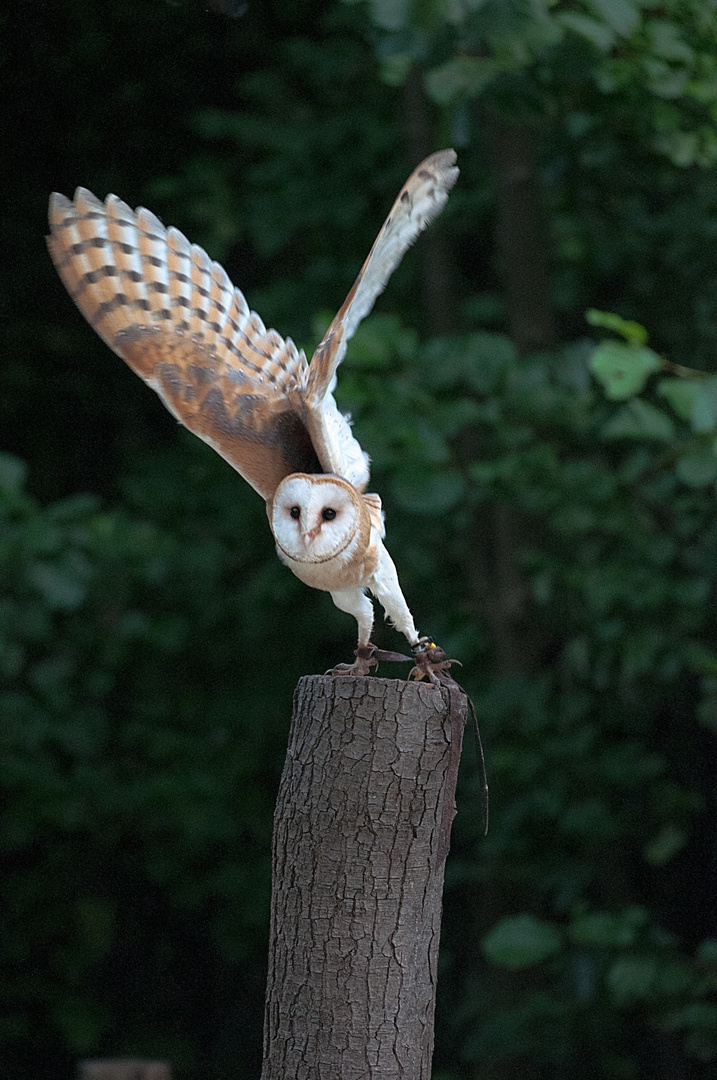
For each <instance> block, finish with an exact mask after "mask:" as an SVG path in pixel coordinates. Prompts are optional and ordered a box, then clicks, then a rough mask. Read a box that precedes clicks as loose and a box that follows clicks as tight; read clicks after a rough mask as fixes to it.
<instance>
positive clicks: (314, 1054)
mask: <svg viewBox="0 0 717 1080" xmlns="http://www.w3.org/2000/svg"><path fill="white" fill-rule="evenodd" d="M453 693H457V692H453ZM458 699H459V704H460V707H461V708H462V709H463V710H464V715H465V708H466V699H465V697H464V696H463V695H462V694H458V695H457V698H456V700H458ZM448 709H449V692H448V691H447V690H442V689H438V688H436V687H433V686H429V685H427V684H424V683H416V682H403V681H401V680H398V679H377V678H347V677H338V678H331V677H327V676H311V677H306V678H303V679H301V681H300V682H299V685H298V688H297V692H296V696H295V700H294V714H293V717H292V724H291V731H290V735H289V748H288V753H287V758H286V764H285V766H284V772H283V776H282V779H281V786H280V790H279V797H278V800H277V806H276V814H275V820H274V844H273V881H272V905H271V931H270V944H269V976H268V983H267V997H266V1013H265V1021H264V1063H263V1068H262V1074H261V1076H262V1080H337V1078H338V1077H340V1078H341V1080H359V1078H361V1080H369V1078H373V1077H376V1078H378V1077H380V1078H381V1080H393V1078H396V1080H398V1078H401V1080H429V1077H430V1071H431V1058H432V1054H433V1018H434V1009H435V993H436V966H437V959H438V943H439V934H440V917H441V899H442V891H443V865H444V863H443V859H442V858H439V857H438V846H439V832H440V825H441V819H442V816H443V801H444V783H443V781H444V777H445V774H446V770H447V768H448V764H449V752H450V742H451V728H452V725H451V723H450V722H449V717H448ZM453 730H458V731H460V730H461V729H460V725H458V727H456V726H455V725H454V726H453ZM459 749H460V748H459V747H458V746H455V747H454V753H455V752H456V750H459ZM454 760H455V759H454ZM448 798H449V799H450V800H451V805H450V806H448V807H447V813H448V815H449V817H448V818H447V819H446V820H447V821H448V822H449V821H450V818H451V817H452V815H453V813H454V804H453V801H452V800H453V792H449V793H448ZM444 827H445V823H444Z"/></svg>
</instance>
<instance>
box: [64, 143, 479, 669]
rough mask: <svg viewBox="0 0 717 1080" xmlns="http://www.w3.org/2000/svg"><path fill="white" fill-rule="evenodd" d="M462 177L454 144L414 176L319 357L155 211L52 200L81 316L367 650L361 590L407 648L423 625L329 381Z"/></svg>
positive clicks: (83, 194)
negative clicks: (216, 458) (230, 475)
mask: <svg viewBox="0 0 717 1080" xmlns="http://www.w3.org/2000/svg"><path fill="white" fill-rule="evenodd" d="M457 177H458V169H457V168H456V167H455V154H454V152H453V151H452V150H444V151H440V152H439V153H437V154H433V155H432V156H431V157H430V158H427V159H426V161H424V162H423V163H422V164H421V165H419V166H418V168H417V169H416V170H415V171H414V172H413V173H412V175H411V176H410V177H409V179H408V181H407V182H406V184H405V185H404V187H403V189H402V190H401V192H400V194H399V196H398V198H397V199H396V202H395V203H394V205H393V207H392V209H391V212H390V214H389V216H388V217H387V219H386V221H385V222H384V224H383V227H382V228H381V231H380V232H379V234H378V237H377V238H376V241H375V243H374V245H373V248H372V249H371V252H370V253H369V256H368V258H367V259H366V262H365V263H364V265H363V267H362V269H361V271H360V273H359V275H358V277H357V279H356V281H355V283H354V285H353V287H352V289H351V290H350V292H349V295H348V296H347V298H346V301H345V302H344V304H343V305H342V306H341V308H340V309H339V311H338V313H337V315H336V317H335V318H334V319H333V321H332V323H331V325H330V326H329V329H328V330H327V332H326V335H325V337H324V339H323V341H322V342H321V344H320V345H319V347H318V348H317V350H316V352H315V353H314V356H313V357H312V360H311V364H310V365H308V364H307V363H306V358H305V356H304V354H303V352H300V351H299V350H297V349H296V347H295V346H294V344H293V342H292V341H291V340H290V339H286V340H284V339H282V338H281V337H280V336H279V335H278V334H277V333H276V331H275V330H267V329H266V327H265V326H264V324H263V322H262V321H261V319H260V318H259V316H258V315H256V314H255V313H254V312H252V311H250V310H249V308H248V305H247V303H246V300H245V299H244V296H243V295H242V293H241V292H240V291H239V289H236V288H234V286H233V285H232V284H231V282H230V281H229V278H228V277H227V275H226V273H225V272H224V270H223V269H222V267H221V266H219V264H218V263H215V262H211V260H210V259H209V258H208V257H207V255H206V254H205V252H204V251H202V249H201V248H199V247H196V246H195V245H190V244H189V243H188V241H187V240H186V239H185V237H184V236H183V235H182V234H181V233H180V232H178V231H177V230H176V229H165V228H164V226H163V225H162V224H161V222H160V221H159V220H158V219H157V218H156V217H155V216H154V215H153V214H151V213H150V212H149V211H147V210H145V209H143V208H139V209H138V210H137V212H136V213H133V212H132V211H131V210H130V208H129V207H128V206H126V205H125V204H124V203H122V202H121V201H120V200H119V199H117V198H116V197H115V196H112V195H110V196H108V198H107V200H106V202H105V203H101V202H100V201H99V200H97V199H96V198H95V197H94V196H93V195H92V194H91V193H90V192H88V191H85V190H84V189H82V188H79V189H78V190H77V192H76V193H75V199H74V202H70V201H69V200H67V199H65V198H64V197H63V196H61V195H53V196H52V198H51V200H50V226H51V231H52V235H51V236H50V237H49V239H48V245H49V249H50V253H51V255H52V258H53V261H54V263H55V266H56V268H57V270H58V272H59V274H60V276H61V278H62V280H63V282H64V283H65V285H66V287H67V289H68V291H69V292H70V295H71V296H72V298H73V299H74V300H75V302H76V303H77V305H78V307H79V308H80V310H81V311H82V313H83V314H84V315H85V317H86V318H87V319H88V321H89V322H90V324H91V325H92V326H93V327H94V328H95V329H96V330H97V332H98V333H99V334H100V336H101V337H102V338H103V339H104V340H105V341H106V342H107V344H108V345H109V346H110V347H111V348H112V349H113V350H114V351H115V352H116V353H118V355H119V356H121V357H122V358H123V359H124V360H126V362H127V363H128V364H129V365H130V367H132V368H133V370H134V371H136V372H137V374H139V375H140V376H141V377H142V378H143V379H144V380H145V382H147V383H148V384H149V385H150V386H151V387H152V389H154V390H155V391H156V392H157V393H158V394H159V396H160V397H161V398H162V400H163V402H164V404H165V405H166V406H167V408H168V409H169V410H170V411H171V412H172V413H173V415H174V416H176V417H177V419H179V420H180V421H181V422H182V423H183V424H185V425H186V427H188V428H189V429H190V430H191V431H193V432H194V433H195V434H196V435H198V436H199V437H200V438H201V439H203V440H204V441H205V442H207V443H208V444H209V445H210V446H212V447H213V448H214V449H215V450H216V451H217V452H218V453H219V454H220V455H221V456H222V457H223V458H225V460H227V461H228V462H229V463H230V464H231V465H232V466H233V467H234V468H235V469H236V470H237V471H238V472H239V473H240V474H241V475H242V476H243V477H244V478H245V479H246V480H247V481H248V482H249V483H250V484H251V485H252V487H254V488H255V490H256V491H258V492H259V494H261V495H262V496H263V498H264V499H265V500H266V503H267V513H268V516H269V521H270V523H271V527H272V531H273V533H274V538H275V541H276V545H277V553H278V554H279V557H280V558H281V559H282V561H283V562H284V563H286V565H287V566H289V567H290V569H291V570H292V572H293V573H294V574H296V576H297V577H298V578H300V579H301V580H302V581H303V582H305V583H306V584H307V585H310V586H311V587H312V588H316V589H322V590H325V591H327V592H330V593H331V596H332V598H333V600H334V603H335V604H336V606H337V607H339V608H340V609H341V610H342V611H346V612H348V613H349V614H351V615H353V616H354V617H355V618H356V620H357V623H358V629H359V646H366V645H368V643H369V641H370V636H371V630H372V627H373V605H372V603H371V601H370V600H369V599H368V597H367V596H366V595H365V590H366V589H368V590H370V591H371V592H372V593H373V594H374V596H376V597H377V599H378V600H379V601H380V603H381V604H382V606H383V607H384V609H385V611H386V614H387V616H388V617H389V618H390V619H391V621H392V622H393V623H394V625H395V626H396V628H397V629H398V630H399V631H400V632H401V633H403V634H404V635H405V636H406V638H407V639H408V641H409V642H410V643H411V645H413V646H415V645H416V644H417V642H418V633H417V631H416V627H415V625H414V622H413V618H412V616H411V613H410V611H409V609H408V606H407V604H406V601H405V599H404V597H403V593H402V592H401V588H400V585H399V583H398V576H397V574H396V568H395V566H394V564H393V561H392V559H391V557H390V555H389V554H388V551H387V550H386V548H385V546H384V543H383V537H384V535H385V530H384V525H383V515H382V512H381V501H380V499H379V497H378V496H377V495H374V494H366V493H365V492H364V489H365V487H366V484H367V483H368V478H369V469H368V457H367V455H366V454H365V453H364V451H363V450H362V449H361V447H360V446H359V444H358V442H357V440H356V439H355V437H354V435H353V433H352V431H351V427H350V424H349V422H348V420H347V419H346V418H345V417H344V416H342V415H341V413H340V412H339V410H338V408H337V407H336V402H335V400H334V398H333V394H332V389H333V384H334V381H335V377H336V370H337V368H338V365H339V364H340V362H341V360H342V359H343V356H344V354H345V352H346V345H347V342H348V340H349V338H350V337H351V336H352V334H353V333H354V331H355V329H356V326H357V325H358V323H359V322H360V320H361V319H362V318H363V317H364V316H365V315H367V314H368V312H369V311H370V310H371V308H372V307H373V304H374V301H375V299H376V297H377V296H378V295H379V293H380V292H382V291H383V289H384V287H385V284H386V282H387V280H388V278H389V276H390V274H391V273H392V271H393V270H394V269H395V267H396V266H397V265H398V263H399V262H400V260H401V258H402V256H403V254H404V253H405V251H406V249H407V248H408V247H409V245H410V244H411V243H412V242H413V241H414V240H415V238H416V237H417V236H418V234H419V233H420V232H421V231H422V230H423V229H424V228H425V227H426V225H427V224H428V223H429V222H430V221H432V220H433V218H434V217H435V216H436V215H437V214H438V213H439V212H440V210H441V209H442V207H443V205H444V204H445V202H446V200H447V198H448V192H449V191H450V189H451V187H452V186H453V184H454V183H455V181H456V179H457ZM337 670H338V669H337ZM343 670H348V671H353V672H360V673H365V670H366V665H365V663H364V664H363V666H362V662H361V660H360V659H359V660H357V663H356V664H355V665H353V666H352V667H349V668H344V669H343Z"/></svg>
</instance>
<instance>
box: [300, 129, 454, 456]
mask: <svg viewBox="0 0 717 1080" xmlns="http://www.w3.org/2000/svg"><path fill="white" fill-rule="evenodd" d="M457 179H458V168H457V167H456V153H455V150H439V151H438V152H437V153H435V154H431V156H430V157H428V158H426V160H425V161H423V162H421V164H420V165H419V166H418V168H416V169H414V171H413V172H412V173H411V175H410V176H409V178H408V180H407V181H406V183H405V184H404V185H403V187H402V188H401V191H400V192H399V195H398V198H397V199H396V201H395V202H394V204H393V206H392V207H391V212H390V214H389V215H388V217H387V218H386V220H385V221H384V223H383V225H382V227H381V231H380V232H379V234H378V236H377V237H376V240H375V241H374V245H373V247H372V248H371V250H370V252H369V254H368V258H367V259H366V261H365V263H364V264H363V266H362V267H361V270H360V271H359V275H358V277H357V278H356V280H355V282H354V283H353V286H352V287H351V290H350V292H349V294H348V296H347V297H346V299H345V300H344V302H343V304H342V305H341V307H340V308H339V310H338V312H337V313H336V315H335V317H334V318H333V320H332V322H331V325H330V326H329V328H328V330H327V331H326V334H325V335H324V339H323V341H322V342H321V344H320V345H319V347H318V348H317V350H316V352H315V353H314V355H313V357H312V358H311V363H310V365H309V374H308V379H307V384H306V391H305V394H304V397H305V400H306V403H307V405H308V408H309V421H308V422H309V430H310V432H311V437H312V441H313V443H314V446H315V447H316V451H317V453H318V454H319V457H321V458H322V460H324V459H327V460H329V459H331V458H332V457H336V458H337V460H340V459H341V456H342V454H343V449H342V446H341V444H340V442H339V441H338V439H337V435H336V433H335V430H334V423H333V414H334V410H335V405H334V404H333V397H332V396H331V390H332V383H333V379H334V377H335V375H336V369H337V368H338V366H339V364H340V363H341V361H342V360H343V358H344V355H345V353H346V345H347V343H348V341H349V338H351V337H352V336H353V334H354V332H355V330H356V327H357V326H358V324H359V323H360V322H361V320H362V319H363V318H365V316H366V315H368V313H369V312H370V310H371V308H372V307H373V305H374V303H375V301H376V297H377V296H379V295H380V294H381V293H382V292H383V290H384V289H385V287H386V282H387V281H388V279H389V277H390V276H391V274H392V273H393V271H394V270H395V269H396V267H397V266H398V264H399V263H400V261H401V259H402V258H403V256H404V254H405V253H406V251H407V250H408V248H409V247H410V246H411V244H412V243H413V242H414V240H416V239H417V237H418V236H419V235H420V233H422V232H423V230H424V229H425V228H426V226H427V225H429V224H430V223H431V222H432V221H433V219H434V218H435V217H436V216H437V215H438V214H439V213H440V212H441V210H442V209H443V207H444V206H445V204H446V201H447V199H448V193H449V192H450V190H451V188H452V187H453V185H454V184H455V182H456V180H457ZM329 471H331V472H335V471H337V470H336V469H335V468H332V467H331V466H329Z"/></svg>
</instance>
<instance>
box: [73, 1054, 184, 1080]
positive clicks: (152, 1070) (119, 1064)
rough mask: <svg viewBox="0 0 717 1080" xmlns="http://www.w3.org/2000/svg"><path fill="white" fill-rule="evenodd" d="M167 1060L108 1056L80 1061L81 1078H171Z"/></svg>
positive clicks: (127, 1079)
mask: <svg viewBox="0 0 717 1080" xmlns="http://www.w3.org/2000/svg"><path fill="white" fill-rule="evenodd" d="M171 1077H172V1073H171V1069H170V1068H169V1065H168V1064H167V1062H166V1061H145V1060H143V1059H141V1058H107V1059H106V1060H103V1061H82V1062H80V1074H79V1080H171Z"/></svg>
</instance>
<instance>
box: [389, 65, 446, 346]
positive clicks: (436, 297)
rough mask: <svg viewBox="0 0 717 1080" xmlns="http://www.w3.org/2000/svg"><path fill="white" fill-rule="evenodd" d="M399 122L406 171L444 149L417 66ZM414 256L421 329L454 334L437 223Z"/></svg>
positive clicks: (443, 235)
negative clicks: (418, 272)
mask: <svg viewBox="0 0 717 1080" xmlns="http://www.w3.org/2000/svg"><path fill="white" fill-rule="evenodd" d="M403 120H404V132H405V139H406V147H407V150H408V158H409V169H415V167H416V165H418V164H419V162H421V161H423V159H424V158H426V157H428V155H429V154H432V153H433V151H434V150H443V149H444V147H442V146H436V143H435V138H434V127H435V125H434V123H433V117H432V115H431V103H430V102H429V100H428V98H427V97H426V92H425V90H424V89H423V72H422V71H421V70H420V68H417V67H414V68H412V69H411V71H410V73H409V75H408V78H407V79H406V84H405V87H404V96H403ZM458 165H459V166H460V160H459V161H458ZM416 254H417V257H418V259H419V261H420V264H421V296H420V298H419V297H417V298H416V300H417V303H416V310H417V312H418V310H419V306H420V308H422V309H423V311H424V312H425V330H426V332H427V333H428V334H429V335H430V336H431V337H437V336H439V335H441V334H451V333H454V332H455V330H456V325H457V322H456V312H455V295H454V290H453V284H452V282H453V279H452V266H453V252H452V250H451V243H450V240H449V238H448V234H447V233H446V231H445V229H442V228H441V222H440V220H439V221H438V222H437V223H434V224H433V225H432V226H431V228H430V229H427V230H426V232H425V233H424V235H423V236H422V237H421V238H420V240H419V243H418V249H417V252H416ZM419 300H420V305H419V302H418V301H419Z"/></svg>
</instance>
